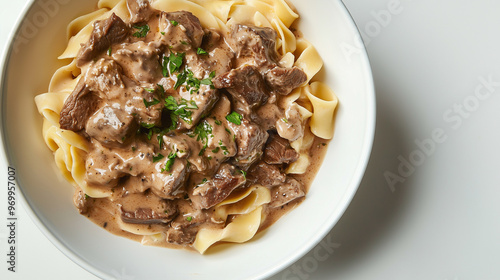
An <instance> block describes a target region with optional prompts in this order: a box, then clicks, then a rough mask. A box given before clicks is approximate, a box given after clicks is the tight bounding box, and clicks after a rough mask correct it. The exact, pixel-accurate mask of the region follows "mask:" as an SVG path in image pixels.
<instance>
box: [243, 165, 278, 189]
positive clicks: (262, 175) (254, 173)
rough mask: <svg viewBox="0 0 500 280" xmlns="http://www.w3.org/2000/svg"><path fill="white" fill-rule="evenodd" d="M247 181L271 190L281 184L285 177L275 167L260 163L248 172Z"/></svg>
mask: <svg viewBox="0 0 500 280" xmlns="http://www.w3.org/2000/svg"><path fill="white" fill-rule="evenodd" d="M247 177H248V180H249V181H251V182H255V183H258V184H261V185H263V186H265V187H268V188H271V187H274V186H277V185H280V184H283V183H284V182H285V180H286V175H285V174H283V173H281V170H280V169H279V168H278V167H277V166H276V165H269V164H267V163H265V162H260V163H259V164H257V165H254V166H253V167H252V168H251V169H250V170H249V171H248V176H247Z"/></svg>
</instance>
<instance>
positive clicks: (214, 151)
mask: <svg viewBox="0 0 500 280" xmlns="http://www.w3.org/2000/svg"><path fill="white" fill-rule="evenodd" d="M219 151H220V148H219V147H217V148H215V149H213V150H212V153H214V154H216V153H218V152H219Z"/></svg>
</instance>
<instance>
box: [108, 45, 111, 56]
mask: <svg viewBox="0 0 500 280" xmlns="http://www.w3.org/2000/svg"><path fill="white" fill-rule="evenodd" d="M108 55H109V56H111V47H109V49H108Z"/></svg>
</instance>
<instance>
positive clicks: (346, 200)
mask: <svg viewBox="0 0 500 280" xmlns="http://www.w3.org/2000/svg"><path fill="white" fill-rule="evenodd" d="M327 1H331V2H334V1H336V2H338V3H339V4H340V7H341V8H342V12H343V13H344V14H345V16H346V19H347V21H348V24H349V25H350V28H352V29H353V30H354V31H355V34H356V35H358V36H359V38H361V42H362V44H361V46H360V49H359V51H360V53H359V55H360V61H361V62H362V63H361V65H363V66H364V67H363V69H361V70H362V72H364V73H365V75H366V83H367V84H366V93H367V95H366V97H367V102H366V103H367V104H368V107H367V109H368V110H367V112H366V124H367V125H366V127H367V128H366V130H365V139H364V142H363V146H362V151H361V157H360V158H359V161H358V164H357V166H356V169H355V171H354V175H353V177H352V179H351V181H350V184H349V186H348V187H347V188H346V192H345V194H344V196H343V199H342V200H341V201H340V202H339V204H338V206H337V209H339V210H338V214H339V215H335V216H333V217H332V218H331V219H330V221H328V222H327V223H324V225H323V227H322V228H319V229H318V232H317V233H316V235H315V236H313V238H311V239H310V240H309V241H308V242H306V243H305V244H304V245H303V246H302V248H299V249H298V250H296V251H295V253H294V254H293V255H291V256H290V257H289V258H287V259H285V260H283V261H282V262H281V263H280V264H278V265H277V266H275V267H274V268H272V269H269V270H268V271H264V272H263V273H261V274H260V275H256V277H257V278H258V279H264V278H268V277H271V276H273V275H275V274H277V273H279V272H281V271H283V270H284V269H286V268H287V267H288V266H290V265H292V264H293V263H295V262H296V261H298V260H299V259H300V258H302V257H303V256H304V255H305V254H307V253H308V252H309V251H310V250H312V249H313V248H314V247H315V246H316V245H317V244H318V243H319V242H320V241H321V240H322V239H323V238H325V236H326V235H327V234H328V233H329V232H330V231H331V230H332V228H333V227H334V226H335V225H336V224H337V223H338V221H339V220H340V218H341V217H342V216H343V214H344V213H345V211H346V210H347V208H348V206H349V204H350V203H351V201H352V199H353V198H354V195H355V194H356V192H357V190H358V188H359V185H360V183H361V180H362V179H363V177H364V173H365V171H366V168H367V165H368V162H369V160H370V156H371V152H372V148H373V141H374V137H375V128H376V94H375V84H374V79H373V73H372V69H371V63H370V58H369V56H368V53H367V50H366V44H365V43H364V42H363V39H362V37H361V35H360V34H361V33H360V29H359V27H358V26H357V24H356V22H355V21H354V18H353V17H352V14H351V13H350V12H349V10H348V9H347V7H346V5H345V3H344V2H343V1H342V0H327ZM36 2H37V0H27V2H26V4H25V6H24V8H23V10H22V12H21V13H20V14H19V16H18V17H17V19H16V22H15V24H14V28H13V29H12V30H11V31H10V33H9V34H8V36H7V38H6V42H5V48H4V50H3V53H2V54H1V56H0V63H1V64H0V65H1V67H0V111H1V112H0V115H1V116H2V118H1V119H2V121H0V145H1V149H0V160H2V161H3V162H5V163H6V165H7V166H10V164H9V163H10V161H9V158H11V157H10V152H9V151H8V150H7V145H6V143H7V141H6V135H5V131H4V123H3V120H5V116H4V114H5V110H3V108H4V97H5V92H6V78H7V71H6V70H7V68H8V66H9V64H10V55H11V53H12V50H13V44H14V42H15V39H16V34H18V33H19V30H20V28H21V26H22V24H23V21H24V19H25V18H26V16H27V15H28V14H29V12H30V11H31V9H33V7H34V4H35V3H36ZM16 185H17V187H18V188H17V191H18V192H17V193H18V194H20V195H18V200H19V201H20V202H21V204H22V205H23V208H24V209H25V211H26V213H27V214H28V216H29V217H30V219H31V220H32V221H33V223H34V224H35V225H36V226H37V228H38V229H39V230H40V231H41V232H42V233H43V235H44V236H45V237H46V238H47V239H48V240H49V241H50V242H51V243H52V244H53V245H54V246H55V247H56V248H57V249H58V250H59V251H60V252H62V253H63V254H64V255H65V256H66V257H68V258H69V259H70V260H71V261H73V262H74V263H75V264H77V265H78V266H80V267H81V268H83V269H85V270H86V271H88V272H89V273H91V274H93V275H94V276H96V277H99V278H102V279H106V278H109V276H110V275H108V274H106V273H105V272H103V271H101V270H99V269H97V268H95V267H94V266H92V265H91V264H90V263H88V262H87V261H86V260H84V259H83V258H82V257H81V256H80V255H79V254H78V253H77V252H74V251H72V250H70V249H69V248H68V247H67V246H66V245H65V244H64V243H63V242H62V241H61V240H59V239H58V238H57V237H56V234H55V233H54V232H53V231H52V230H51V229H49V228H48V227H47V226H46V225H45V224H44V223H43V222H42V221H41V219H40V217H39V216H38V214H37V213H35V211H34V210H33V208H32V205H31V204H30V203H29V201H28V200H27V199H26V197H25V194H24V191H23V188H22V187H21V186H20V185H19V184H18V181H17V178H16Z"/></svg>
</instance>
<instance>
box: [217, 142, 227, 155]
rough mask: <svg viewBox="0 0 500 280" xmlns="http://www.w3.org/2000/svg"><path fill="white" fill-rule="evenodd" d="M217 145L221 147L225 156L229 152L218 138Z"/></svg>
mask: <svg viewBox="0 0 500 280" xmlns="http://www.w3.org/2000/svg"><path fill="white" fill-rule="evenodd" d="M219 146H220V148H221V149H222V151H224V155H225V156H227V155H228V154H229V150H228V149H227V147H226V146H224V143H223V142H222V140H219Z"/></svg>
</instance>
